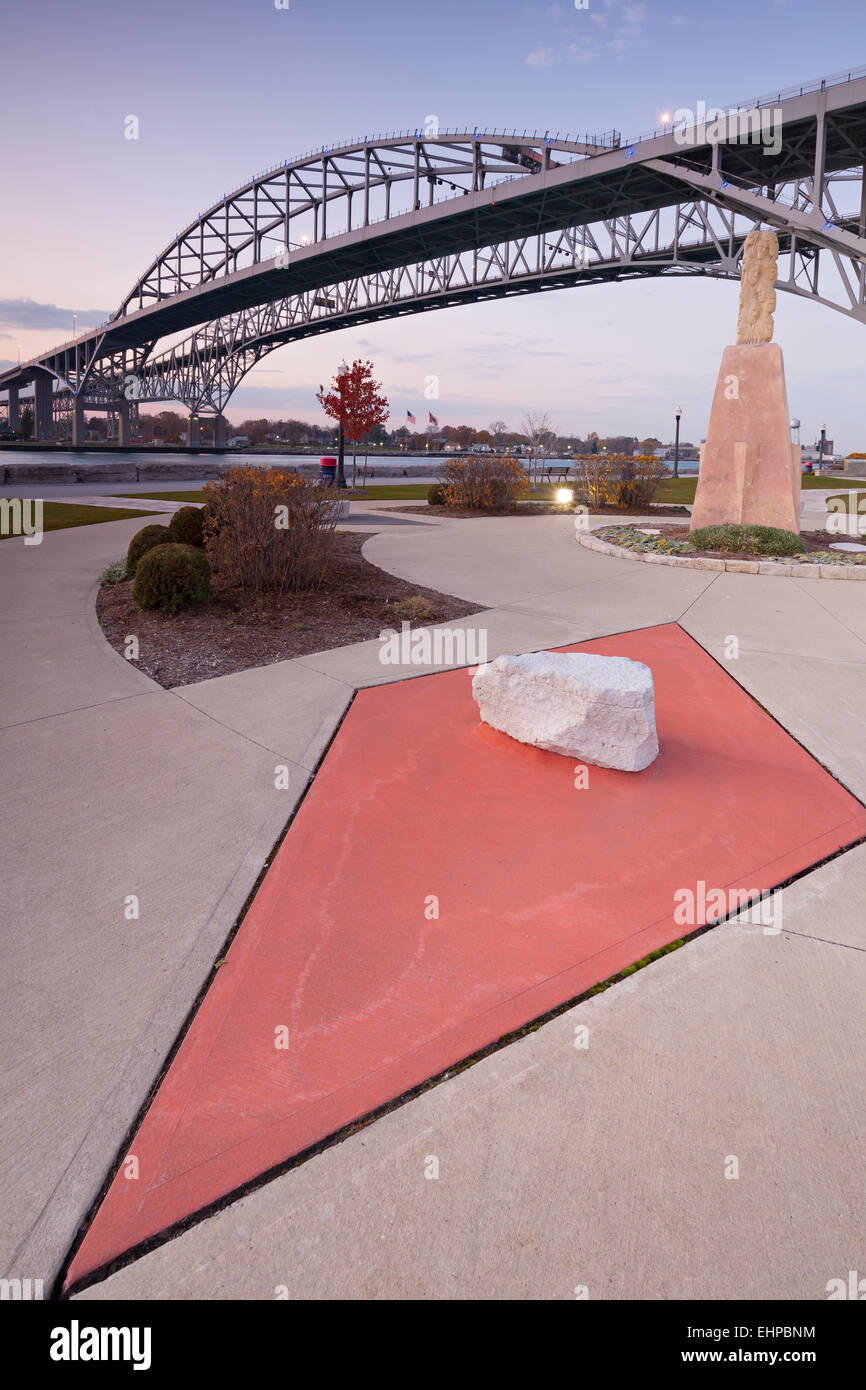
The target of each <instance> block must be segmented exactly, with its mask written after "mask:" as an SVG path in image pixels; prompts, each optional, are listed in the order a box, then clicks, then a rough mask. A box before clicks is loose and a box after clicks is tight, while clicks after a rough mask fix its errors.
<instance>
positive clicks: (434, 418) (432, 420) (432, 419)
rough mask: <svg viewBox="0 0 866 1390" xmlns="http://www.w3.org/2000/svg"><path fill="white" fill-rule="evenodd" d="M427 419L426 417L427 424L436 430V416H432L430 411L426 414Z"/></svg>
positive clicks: (437, 422) (437, 426) (437, 424)
mask: <svg viewBox="0 0 866 1390" xmlns="http://www.w3.org/2000/svg"><path fill="white" fill-rule="evenodd" d="M427 417H428V420H429V423H430V424H431V425H435V426H436V428H437V429H438V428H439V421H438V420H437V419H436V416H435V415H434V414H433V412H432V411H430V410H428V412H427Z"/></svg>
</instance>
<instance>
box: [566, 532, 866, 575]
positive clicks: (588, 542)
mask: <svg viewBox="0 0 866 1390" xmlns="http://www.w3.org/2000/svg"><path fill="white" fill-rule="evenodd" d="M574 536H575V540H576V541H577V543H578V545H582V546H583V547H584V548H585V549H586V550H597V551H599V552H600V553H601V554H602V555H617V556H619V558H620V559H622V560H643V561H644V563H645V564H648V565H679V567H680V568H681V569H688V570H717V571H718V570H725V571H727V572H728V573H730V574H775V575H781V576H788V577H791V578H794V579H797V578H799V579H866V565H845V564H839V565H809V564H805V565H787V564H785V563H784V561H779V560H710V559H704V558H703V557H702V556H699V555H696V556H695V557H694V559H691V558H690V557H683V556H680V555H654V554H653V553H652V552H651V551H639V550H629V549H628V548H627V547H626V546H622V545H614V544H613V542H612V541H603V540H602V539H601V537H600V536H594V535H593V534H592V532H591V531H575V533H574Z"/></svg>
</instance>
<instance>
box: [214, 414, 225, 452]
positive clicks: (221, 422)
mask: <svg viewBox="0 0 866 1390" xmlns="http://www.w3.org/2000/svg"><path fill="white" fill-rule="evenodd" d="M213 443H214V448H215V449H224V448H225V446H226V417H225V416H224V415H215V416H214V419H213Z"/></svg>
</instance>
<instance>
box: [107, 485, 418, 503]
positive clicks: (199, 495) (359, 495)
mask: <svg viewBox="0 0 866 1390" xmlns="http://www.w3.org/2000/svg"><path fill="white" fill-rule="evenodd" d="M429 487H430V484H429V483H395V484H394V485H393V486H391V487H389V486H388V485H387V484H386V483H382V484H378V483H376V484H371V485H370V486H369V487H366V488H356V489H355V491H354V492H353V491H352V489H351V488H348V489H347V493H346V495H347V496H348V497H352V498H356V499H363V498H364V497H370V498H375V500H376V501H379V500H380V499H381V500H384V501H387V500H389V499H393V500H398V501H399V500H400V499H409V498H412V499H414V500H416V501H417V500H420V501H426V500H427V489H428V488H429ZM115 496H117V497H146V498H148V499H150V500H152V501H156V502H204V500H205V495H204V493H203V492H201V491H199V492H118V493H115Z"/></svg>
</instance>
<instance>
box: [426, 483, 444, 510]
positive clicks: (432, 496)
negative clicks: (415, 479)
mask: <svg viewBox="0 0 866 1390" xmlns="http://www.w3.org/2000/svg"><path fill="white" fill-rule="evenodd" d="M427 505H428V507H444V506H445V489H444V487H443V486H442V484H441V483H434V484H433V486H432V487H428V489H427Z"/></svg>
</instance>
